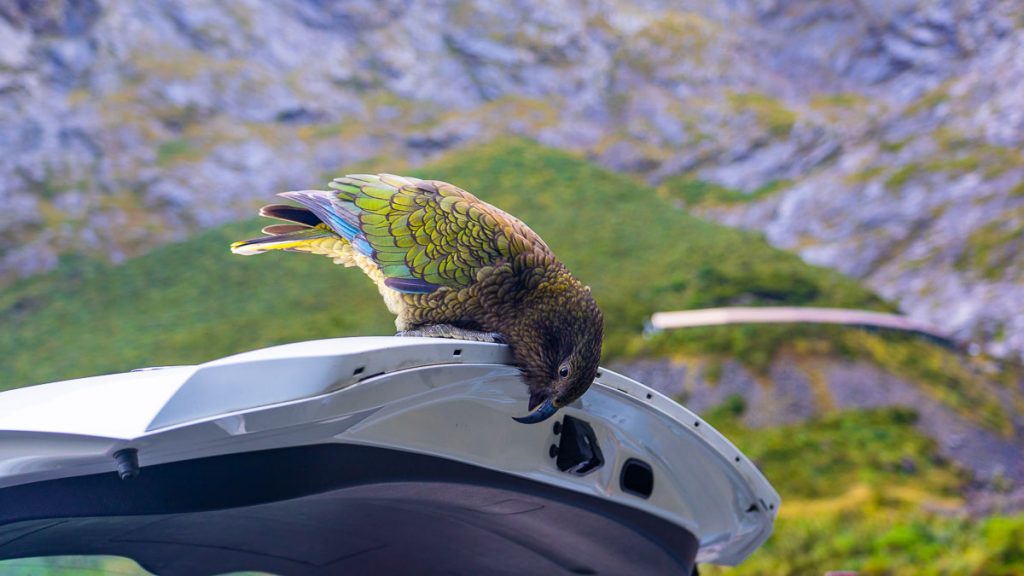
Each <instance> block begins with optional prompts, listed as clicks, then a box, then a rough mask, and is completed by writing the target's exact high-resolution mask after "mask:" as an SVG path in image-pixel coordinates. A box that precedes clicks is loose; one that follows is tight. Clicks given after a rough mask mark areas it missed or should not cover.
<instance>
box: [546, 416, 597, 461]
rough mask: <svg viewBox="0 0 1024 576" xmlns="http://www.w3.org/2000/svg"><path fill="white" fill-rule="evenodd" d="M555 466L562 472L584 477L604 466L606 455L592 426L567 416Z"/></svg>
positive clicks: (563, 424) (562, 427)
mask: <svg viewBox="0 0 1024 576" xmlns="http://www.w3.org/2000/svg"><path fill="white" fill-rule="evenodd" d="M555 464H556V465H557V466H558V469H559V470H561V471H562V472H568V473H569V474H574V475H576V476H583V475H584V474H587V473H589V472H593V471H594V470H597V469H598V468H600V467H601V466H602V465H604V455H603V454H601V447H600V446H599V445H598V443H597V435H596V434H594V429H593V428H592V427H591V426H590V424H588V423H586V422H584V421H583V420H580V419H579V418H573V417H572V416H566V417H565V418H564V419H563V420H562V426H561V433H560V434H559V440H558V453H557V459H556V460H555Z"/></svg>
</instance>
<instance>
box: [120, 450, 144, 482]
mask: <svg viewBox="0 0 1024 576" xmlns="http://www.w3.org/2000/svg"><path fill="white" fill-rule="evenodd" d="M114 460H115V461H116V462H117V475H118V476H120V477H121V480H131V479H132V478H135V477H136V476H138V475H139V451H138V450H136V449H135V448H122V449H121V450H118V451H117V452H114Z"/></svg>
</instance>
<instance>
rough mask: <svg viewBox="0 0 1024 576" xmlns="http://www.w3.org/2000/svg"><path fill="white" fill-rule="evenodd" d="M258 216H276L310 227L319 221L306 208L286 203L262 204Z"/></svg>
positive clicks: (279, 218)
mask: <svg viewBox="0 0 1024 576" xmlns="http://www.w3.org/2000/svg"><path fill="white" fill-rule="evenodd" d="M260 216H266V217H267V218H276V219H278V220H284V221H286V222H296V223H298V224H305V225H306V226H309V227H310V228H313V227H315V226H316V225H317V224H319V223H320V222H321V220H320V218H318V217H317V215H316V214H313V213H312V212H311V211H309V210H307V209H306V208H301V207H299V206H288V205H286V204H270V205H269V206H264V207H263V208H260Z"/></svg>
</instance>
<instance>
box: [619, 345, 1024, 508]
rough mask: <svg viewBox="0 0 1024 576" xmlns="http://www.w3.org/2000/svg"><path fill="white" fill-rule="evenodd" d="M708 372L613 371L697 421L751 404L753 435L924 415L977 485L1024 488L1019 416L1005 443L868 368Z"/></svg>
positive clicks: (924, 427) (789, 366)
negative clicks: (828, 417)
mask: <svg viewBox="0 0 1024 576" xmlns="http://www.w3.org/2000/svg"><path fill="white" fill-rule="evenodd" d="M706 367H707V364H706V363H703V362H701V361H696V360H695V361H688V362H673V361H671V360H646V361H636V362H630V363H620V364H616V365H613V366H611V368H612V369H613V370H616V371H618V372H621V373H622V374H625V375H627V376H629V377H631V378H634V379H636V380H638V381H640V382H643V383H645V384H647V385H648V386H651V387H652V388H655V389H656V390H658V391H659V392H661V393H663V394H666V395H668V396H671V397H673V398H676V399H677V400H679V401H680V402H681V403H682V404H684V405H685V406H686V407H687V408H689V409H690V410H693V411H694V412H696V413H698V414H701V413H704V412H707V411H708V410H710V409H712V408H714V407H716V406H718V405H720V404H722V403H723V402H725V401H726V400H727V399H728V398H729V397H731V396H734V395H739V396H741V397H743V398H744V400H745V402H746V410H745V411H744V415H743V419H744V423H745V424H747V425H748V426H752V427H768V426H779V425H783V424H791V423H795V422H802V421H805V420H807V419H809V418H812V417H814V416H818V415H821V414H823V413H826V412H828V411H829V410H834V409H838V410H843V409H851V408H857V409H871V408H879V407H886V406H903V407H907V408H911V409H913V410H914V411H915V412H916V413H917V414H918V423H917V427H918V428H919V429H920V430H921V432H923V433H924V434H926V435H927V436H929V437H931V438H933V439H934V440H935V441H936V443H937V445H938V449H939V452H940V453H941V454H942V455H943V456H945V457H947V458H949V459H951V460H953V461H955V462H957V463H958V464H959V465H960V466H962V467H963V468H964V469H966V470H968V471H970V472H971V473H972V475H973V476H974V477H975V479H976V480H978V481H980V482H983V483H985V482H989V481H993V480H997V479H1000V478H1002V479H1007V480H1009V481H1011V482H1012V483H1014V485H1016V486H1017V487H1018V488H1019V487H1021V486H1024V460H1022V459H1021V458H1020V454H1021V449H1022V448H1021V441H1020V438H1021V437H1022V435H1024V415H1022V414H1019V413H1017V414H1014V415H1013V416H1012V418H1013V421H1014V423H1015V424H1014V426H1015V429H1016V432H1015V434H1014V436H1013V437H1006V436H1004V435H1001V434H998V433H996V432H993V431H992V430H990V429H988V428H986V427H984V426H982V425H980V424H978V423H976V422H973V421H970V420H968V419H966V418H965V417H964V416H962V415H961V414H958V413H957V412H955V411H953V410H951V409H950V408H949V407H947V406H945V405H943V404H942V403H940V402H939V401H938V400H936V399H935V398H934V397H932V396H931V395H929V394H926V393H925V392H923V391H922V389H921V388H920V387H918V386H916V385H915V384H914V383H912V382H910V381H907V380H904V379H901V378H898V377H896V376H894V375H892V374H889V373H887V372H885V371H884V370H881V369H880V368H878V367H877V366H875V365H873V364H870V363H866V362H853V361H838V360H834V361H817V362H815V363H813V364H807V363H794V362H792V361H791V360H790V359H786V358H781V359H779V360H777V361H776V362H775V363H774V365H773V366H772V368H771V371H770V373H769V374H768V375H767V377H762V378H760V379H758V378H755V377H754V375H752V374H751V373H750V372H749V371H747V370H746V369H744V368H743V366H742V365H740V364H739V363H737V362H728V363H726V364H725V365H724V366H723V367H722V370H721V373H720V375H719V377H718V378H717V379H716V380H714V381H709V380H708V378H707V377H706ZM815 381H817V382H818V383H817V384H814V382H815ZM1012 405H1013V404H1012V403H1010V402H1007V403H1006V406H1007V407H1009V406H1012Z"/></svg>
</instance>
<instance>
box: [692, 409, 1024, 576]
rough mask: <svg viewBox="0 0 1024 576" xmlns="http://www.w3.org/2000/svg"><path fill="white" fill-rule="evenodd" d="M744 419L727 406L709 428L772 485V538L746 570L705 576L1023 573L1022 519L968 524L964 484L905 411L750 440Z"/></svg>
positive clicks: (832, 418)
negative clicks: (777, 500) (776, 505)
mask: <svg viewBox="0 0 1024 576" xmlns="http://www.w3.org/2000/svg"><path fill="white" fill-rule="evenodd" d="M742 413H743V401H742V399H741V398H739V397H734V398H732V399H730V400H729V401H727V402H726V403H724V404H723V405H722V406H720V407H719V408H718V409H717V410H715V411H714V412H712V413H710V414H707V415H706V417H707V419H708V421H709V422H711V423H712V424H713V425H714V426H715V427H716V428H718V429H719V430H720V431H721V432H722V433H724V434H725V435H726V436H728V437H729V439H730V440H732V441H733V443H734V444H736V446H737V447H739V448H740V450H742V451H743V452H744V453H745V454H746V455H747V456H749V457H750V458H751V459H752V460H753V461H754V462H755V463H756V464H757V465H758V467H759V468H760V469H761V470H762V471H764V473H765V475H766V476H768V477H769V478H771V480H772V484H773V486H774V487H775V488H776V490H778V491H779V493H780V495H781V496H782V506H781V508H780V510H779V517H778V520H777V521H776V524H775V534H774V536H773V537H772V538H770V539H769V540H768V542H767V543H766V544H765V546H764V547H763V548H761V549H760V550H758V551H757V552H755V553H754V555H753V556H751V557H750V559H749V560H747V561H746V562H744V563H743V564H741V565H740V566H739V567H738V568H721V567H711V566H704V567H702V570H701V573H702V574H721V575H736V576H740V575H760V574H763V575H773V576H774V575H786V574H793V575H803V574H824V573H826V572H827V571H829V570H856V571H858V572H859V573H860V574H862V575H864V576H867V575H875V574H877V575H882V574H885V575H904V574H921V575H926V574H950V575H954V574H956V575H959V574H979V575H980V574H996V575H1011V574H1024V515H1018V516H1011V517H1005V516H993V517H989V518H969V517H967V516H965V515H964V514H963V513H962V512H961V510H962V508H963V502H962V500H961V498H960V496H959V495H960V493H961V491H962V490H963V488H964V487H965V486H966V483H967V482H968V476H967V475H966V474H965V473H964V472H963V471H961V470H960V469H958V468H957V467H956V466H955V465H953V464H952V463H950V462H948V461H946V460H944V459H943V458H941V457H940V456H939V455H938V452H937V450H936V446H935V443H934V442H933V441H932V440H931V439H929V438H927V437H925V436H923V435H921V433H920V432H918V431H917V430H916V429H915V428H914V422H915V420H916V416H915V414H914V413H913V412H911V411H908V410H906V409H892V408H889V409H881V410H873V411H847V412H842V413H839V414H832V415H828V416H824V417H822V418H821V419H818V420H813V421H809V422H805V423H803V424H798V425H791V426H781V427H778V428H770V429H756V430H754V429H749V428H746V427H745V426H743V424H742V423H741V422H740V419H739V417H740V416H741V415H742ZM795 462H799V464H797V465H795V464H794V463H795Z"/></svg>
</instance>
